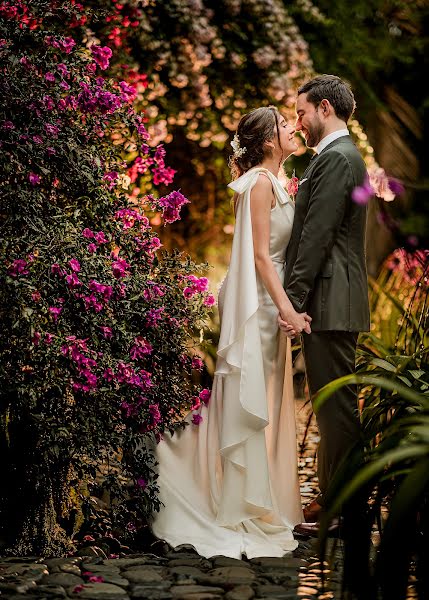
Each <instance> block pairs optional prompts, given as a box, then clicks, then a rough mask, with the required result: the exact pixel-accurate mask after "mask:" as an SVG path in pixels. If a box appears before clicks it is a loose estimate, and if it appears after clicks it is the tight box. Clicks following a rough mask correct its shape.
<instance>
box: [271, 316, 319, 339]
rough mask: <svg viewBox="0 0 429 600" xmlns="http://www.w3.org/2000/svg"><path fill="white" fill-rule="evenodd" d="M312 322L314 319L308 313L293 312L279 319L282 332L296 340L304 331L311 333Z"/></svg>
mask: <svg viewBox="0 0 429 600" xmlns="http://www.w3.org/2000/svg"><path fill="white" fill-rule="evenodd" d="M282 317H284V318H282ZM311 321H312V318H311V317H310V316H309V315H307V313H297V312H296V311H291V312H290V313H288V314H286V315H283V316H282V315H280V314H279V316H278V317H277V322H278V324H279V327H280V329H281V331H283V333H285V334H286V336H287V337H289V338H294V337H296V336H297V335H299V334H300V333H302V332H303V331H304V332H305V333H311V325H310V323H311Z"/></svg>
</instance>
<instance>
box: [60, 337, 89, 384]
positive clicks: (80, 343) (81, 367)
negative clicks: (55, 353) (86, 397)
mask: <svg viewBox="0 0 429 600" xmlns="http://www.w3.org/2000/svg"><path fill="white" fill-rule="evenodd" d="M61 352H62V354H63V355H64V356H66V357H67V358H69V359H70V360H71V362H72V363H73V366H74V369H75V371H76V374H77V377H78V378H79V379H78V380H73V382H72V387H73V390H74V391H79V390H80V391H83V392H90V391H91V390H94V389H96V388H97V381H98V379H97V375H96V374H95V373H94V369H95V368H96V367H97V366H98V365H97V361H96V359H95V358H94V357H95V356H97V354H96V353H95V352H93V351H90V350H88V346H87V340H84V339H79V338H77V337H76V336H74V335H70V336H68V337H67V338H66V343H65V344H63V345H62V346H61Z"/></svg>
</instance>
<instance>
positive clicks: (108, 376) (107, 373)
mask: <svg viewBox="0 0 429 600" xmlns="http://www.w3.org/2000/svg"><path fill="white" fill-rule="evenodd" d="M103 378H104V379H105V380H106V381H114V379H115V373H114V372H113V369H111V368H110V367H108V368H107V369H106V370H105V371H104V373H103Z"/></svg>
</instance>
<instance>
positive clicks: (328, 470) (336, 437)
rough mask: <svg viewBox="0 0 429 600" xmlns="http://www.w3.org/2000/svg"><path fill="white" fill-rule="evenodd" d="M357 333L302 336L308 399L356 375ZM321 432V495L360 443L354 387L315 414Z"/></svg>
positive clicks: (342, 389)
mask: <svg viewBox="0 0 429 600" xmlns="http://www.w3.org/2000/svg"><path fill="white" fill-rule="evenodd" d="M358 335H359V334H358V333H357V332H348V331H314V332H312V333H311V334H310V335H305V334H304V335H303V352H304V360H305V368H306V373H307V381H308V385H309V388H310V395H311V399H312V400H313V398H314V396H315V394H316V392H317V391H318V390H319V389H320V388H322V387H323V386H324V385H326V384H327V383H329V382H330V381H333V380H334V379H337V378H338V377H343V376H344V375H350V374H353V373H354V372H355V359H356V346H357V339H358ZM316 419H317V425H318V428H319V433H320V443H319V447H318V451H317V475H318V478H319V488H320V496H319V498H318V501H319V503H320V504H322V505H323V495H324V494H325V492H326V489H327V487H328V485H329V482H330V481H331V479H332V477H333V475H334V473H335V471H336V470H337V468H338V466H339V465H340V463H341V461H342V460H343V459H344V457H345V456H346V455H347V453H348V452H349V451H350V450H351V448H352V447H353V446H355V445H356V444H358V443H359V442H360V440H361V428H360V421H359V412H358V405H357V388H356V386H354V385H348V386H344V387H342V388H340V389H339V390H338V391H336V392H335V393H334V394H333V395H332V396H331V397H330V398H328V400H326V401H325V403H324V404H323V405H322V407H321V408H320V410H319V411H318V413H317V414H316Z"/></svg>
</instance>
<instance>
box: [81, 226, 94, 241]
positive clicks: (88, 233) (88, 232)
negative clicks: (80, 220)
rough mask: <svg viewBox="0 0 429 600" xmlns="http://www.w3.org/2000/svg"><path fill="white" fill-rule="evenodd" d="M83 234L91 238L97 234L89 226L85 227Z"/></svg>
mask: <svg viewBox="0 0 429 600" xmlns="http://www.w3.org/2000/svg"><path fill="white" fill-rule="evenodd" d="M82 235H83V237H85V238H87V239H88V240H89V239H91V238H93V237H94V235H95V234H94V232H93V231H91V230H90V229H88V227H85V229H84V230H83V231H82Z"/></svg>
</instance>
